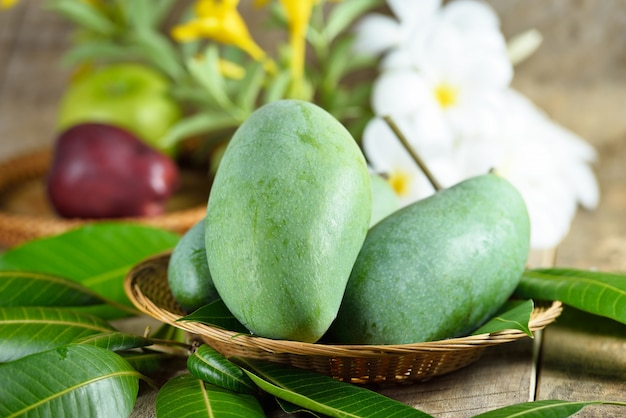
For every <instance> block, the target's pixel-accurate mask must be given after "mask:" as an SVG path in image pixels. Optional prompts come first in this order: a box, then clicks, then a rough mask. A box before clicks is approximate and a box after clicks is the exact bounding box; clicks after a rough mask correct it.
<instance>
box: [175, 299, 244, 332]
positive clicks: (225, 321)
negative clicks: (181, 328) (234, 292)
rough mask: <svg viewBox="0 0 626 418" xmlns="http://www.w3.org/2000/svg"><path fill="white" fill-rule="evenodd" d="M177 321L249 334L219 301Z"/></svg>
mask: <svg viewBox="0 0 626 418" xmlns="http://www.w3.org/2000/svg"><path fill="white" fill-rule="evenodd" d="M179 321H191V322H200V323H202V324H206V325H211V326H215V327H219V328H224V329H227V330H229V331H235V332H239V333H242V334H249V333H250V331H248V329H247V328H246V327H244V326H243V325H242V324H241V322H239V321H238V320H237V318H235V317H234V316H233V314H232V313H231V312H230V311H229V310H228V308H227V307H226V304H225V303H224V302H223V301H222V300H221V299H218V300H216V301H213V302H211V303H209V304H207V305H204V306H202V307H200V308H198V309H196V310H195V311H194V312H192V313H190V314H189V315H186V316H184V317H182V318H180V319H179Z"/></svg>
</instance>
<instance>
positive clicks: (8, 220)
mask: <svg viewBox="0 0 626 418" xmlns="http://www.w3.org/2000/svg"><path fill="white" fill-rule="evenodd" d="M51 160H52V152H51V150H40V151H36V152H32V153H28V154H24V155H21V156H18V157H15V158H13V159H11V160H8V161H6V162H4V163H2V164H0V248H2V247H6V248H8V247H12V246H14V245H18V244H21V243H23V242H25V241H27V240H30V239H33V238H38V237H43V236H48V235H55V234H59V233H61V232H65V231H67V230H69V229H71V228H75V227H77V226H80V225H84V224H86V223H94V222H102V221H103V220H102V219H99V220H89V219H65V218H61V217H58V216H57V215H55V214H54V212H53V211H52V209H51V207H49V206H47V205H48V202H47V200H46V198H45V193H44V188H43V178H44V176H45V174H46V172H47V170H48V167H49V166H50V163H51ZM183 180H184V179H183ZM31 183H35V187H33V186H32V184H31ZM29 184H30V187H31V189H33V190H34V191H31V193H30V196H28V197H26V198H24V197H22V198H15V197H12V196H13V195H19V193H17V192H16V191H19V189H20V188H26V187H28V186H25V185H29ZM183 186H185V185H184V184H183ZM204 188H206V189H208V187H206V186H204ZM206 193H207V195H208V190H206ZM175 197H176V196H175ZM16 199H18V200H19V199H21V200H29V199H30V200H31V201H32V202H31V201H27V202H25V203H24V202H20V204H21V207H20V209H19V210H15V209H9V207H10V206H11V205H13V206H17V205H15V202H11V200H16ZM198 200H199V199H194V200H193V203H194V204H193V206H191V207H187V208H180V209H176V210H168V211H167V213H165V214H163V215H159V216H154V217H149V218H148V217H145V218H141V217H135V218H116V219H115V220H116V221H132V222H140V223H143V224H147V225H152V226H156V227H161V228H165V229H168V230H171V231H174V232H178V233H183V232H185V231H187V230H188V229H189V228H190V227H191V226H193V225H194V224H195V223H196V222H197V221H199V220H200V219H201V218H202V217H203V216H204V215H205V213H206V203H205V204H201V205H198V204H197V201H198ZM205 201H206V200H205ZM25 206H27V210H24V209H23V208H24V207H25Z"/></svg>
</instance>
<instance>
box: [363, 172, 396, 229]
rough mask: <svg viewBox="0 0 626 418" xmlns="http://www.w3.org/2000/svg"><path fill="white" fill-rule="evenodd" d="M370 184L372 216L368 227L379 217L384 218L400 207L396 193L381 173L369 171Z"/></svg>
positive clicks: (378, 219)
mask: <svg viewBox="0 0 626 418" xmlns="http://www.w3.org/2000/svg"><path fill="white" fill-rule="evenodd" d="M370 182H371V184H372V217H371V218H370V227H372V226H374V225H376V224H377V223H378V222H379V221H380V220H381V219H383V218H386V217H387V216H389V215H391V214H392V213H393V212H395V211H397V210H398V209H399V208H400V201H399V199H398V195H396V192H394V190H393V188H392V187H391V185H390V184H389V182H388V181H387V180H385V179H384V178H383V177H382V176H381V175H379V174H376V173H370Z"/></svg>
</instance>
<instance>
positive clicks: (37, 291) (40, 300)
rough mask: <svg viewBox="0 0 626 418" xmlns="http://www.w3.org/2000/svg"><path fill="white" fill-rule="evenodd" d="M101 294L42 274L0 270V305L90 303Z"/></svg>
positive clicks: (100, 298) (97, 301) (73, 304)
mask: <svg viewBox="0 0 626 418" xmlns="http://www.w3.org/2000/svg"><path fill="white" fill-rule="evenodd" d="M103 303H104V300H103V299H102V297H100V295H98V294H96V293H95V292H93V291H91V290H89V289H88V288H86V287H85V286H82V285H81V284H80V283H77V282H75V281H72V280H68V279H64V278H62V277H58V276H52V275H49V274H42V273H31V272H24V271H0V306H90V305H100V304H103Z"/></svg>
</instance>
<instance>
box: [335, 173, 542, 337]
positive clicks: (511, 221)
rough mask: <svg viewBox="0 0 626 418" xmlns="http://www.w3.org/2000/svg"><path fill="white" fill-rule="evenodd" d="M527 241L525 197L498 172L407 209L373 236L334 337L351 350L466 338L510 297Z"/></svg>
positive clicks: (365, 247) (383, 223)
mask: <svg viewBox="0 0 626 418" xmlns="http://www.w3.org/2000/svg"><path fill="white" fill-rule="evenodd" d="M529 242H530V223H529V219H528V212H527V209H526V206H525V204H524V201H523V200H522V197H521V196H520V194H519V193H518V192H517V190H516V189H515V188H514V186H512V185H511V184H510V183H509V182H508V181H507V180H505V179H503V178H500V177H498V176H496V175H493V174H488V175H483V176H478V177H473V178H470V179H468V180H465V181H463V182H461V183H459V184H457V185H455V186H452V187H451V188H449V189H445V190H443V191H440V192H439V193H437V194H435V195H433V196H431V197H429V198H426V199H423V200H420V201H417V202H415V203H413V204H411V205H409V206H406V207H404V208H403V209H400V210H399V211H397V212H395V213H393V214H392V215H390V216H389V217H387V218H385V219H383V220H382V221H381V222H380V223H378V224H377V225H375V226H374V227H373V228H372V229H371V230H370V232H369V233H368V236H367V238H366V240H365V243H364V244H363V248H362V250H361V252H360V254H359V257H358V259H357V261H356V263H355V266H354V270H353V272H352V275H351V277H350V280H349V281H348V285H347V287H346V293H345V295H344V300H343V303H342V305H341V308H340V310H339V314H338V316H337V320H336V321H335V323H334V324H333V326H332V331H331V334H332V335H333V337H334V339H335V340H337V341H338V342H340V343H349V344H409V343H415V342H423V341H436V340H440V339H444V338H451V337H457V336H462V335H467V334H468V333H470V332H471V331H473V330H474V329H476V328H477V327H478V326H479V325H481V324H482V323H483V322H484V321H485V320H487V319H488V318H490V317H491V316H492V315H493V314H494V313H495V311H496V310H498V309H499V308H500V307H501V306H502V305H503V304H504V302H506V300H507V299H508V298H509V297H510V296H511V294H512V293H513V291H514V290H515V288H516V287H517V284H518V283H519V280H520V277H521V274H522V272H523V270H524V267H525V263H526V261H527V258H528V251H529Z"/></svg>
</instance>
